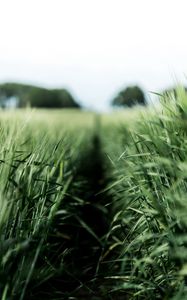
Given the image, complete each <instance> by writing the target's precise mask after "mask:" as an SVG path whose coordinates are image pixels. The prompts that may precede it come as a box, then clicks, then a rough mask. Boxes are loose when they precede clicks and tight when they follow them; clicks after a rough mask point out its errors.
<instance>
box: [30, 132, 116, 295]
mask: <svg viewBox="0 0 187 300" xmlns="http://www.w3.org/2000/svg"><path fill="white" fill-rule="evenodd" d="M77 183H79V184H77ZM105 187H106V180H105V167H104V158H103V153H102V145H101V140H100V136H99V134H98V132H97V130H96V133H94V134H93V136H92V139H91V140H90V145H85V150H84V151H83V153H81V155H80V158H79V161H78V165H77V167H76V170H75V180H74V182H73V183H72V186H71V188H70V190H69V194H68V195H67V196H66V199H65V202H67V203H68V204H71V205H72V209H71V212H70V216H69V218H68V219H66V220H65V222H64V221H63V220H62V219H61V217H60V216H59V217H57V218H56V220H55V223H54V224H53V226H52V232H51V233H50V236H49V240H48V243H50V244H51V243H52V244H53V245H54V246H53V248H54V251H53V253H45V256H46V257H47V258H46V259H47V261H48V262H49V264H51V265H52V266H53V267H54V268H55V266H56V267H57V268H58V266H59V264H60V262H61V261H62V257H63V260H64V264H63V266H62V268H61V271H60V272H59V273H56V272H54V276H53V277H52V278H49V279H48V280H47V281H46V282H45V283H44V284H43V285H40V286H38V287H37V288H36V289H34V290H33V291H32V296H30V297H28V299H52V298H51V295H53V297H54V298H53V299H82V300H84V299H88V298H90V299H93V300H99V299H104V298H101V291H100V290H99V289H98V288H97V284H98V282H99V281H100V283H101V285H102V279H103V278H102V275H101V274H102V271H101V270H100V265H99V261H100V257H101V254H102V251H103V245H104V237H105V235H106V233H107V232H108V228H109V218H108V210H107V208H106V206H105V204H106V201H109V199H106V197H105V194H104V193H101V191H102V190H103V189H104V188H105ZM77 199H78V201H77ZM62 209H64V201H63V203H62ZM56 233H60V234H58V236H57V234H56ZM50 249H51V248H50ZM98 271H99V272H98ZM107 299H110V298H107Z"/></svg>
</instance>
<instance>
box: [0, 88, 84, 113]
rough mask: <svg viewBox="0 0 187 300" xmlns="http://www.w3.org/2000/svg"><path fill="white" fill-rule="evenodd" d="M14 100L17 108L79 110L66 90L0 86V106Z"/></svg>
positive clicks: (4, 105)
mask: <svg viewBox="0 0 187 300" xmlns="http://www.w3.org/2000/svg"><path fill="white" fill-rule="evenodd" d="M11 99H15V103H16V106H17V107H26V106H31V107H40V108H79V107H80V105H79V104H78V103H77V102H76V101H75V100H74V99H73V97H72V95H71V94H70V93H69V92H68V91H67V90H66V89H46V88H41V87H36V86H32V85H26V84H19V83H4V84H0V106H1V107H6V106H8V103H9V101H10V100H11Z"/></svg>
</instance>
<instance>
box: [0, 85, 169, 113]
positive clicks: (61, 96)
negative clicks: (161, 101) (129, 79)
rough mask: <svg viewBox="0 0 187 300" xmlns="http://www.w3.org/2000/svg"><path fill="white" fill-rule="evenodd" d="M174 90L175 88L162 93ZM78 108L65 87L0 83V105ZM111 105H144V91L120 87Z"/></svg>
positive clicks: (135, 87) (133, 87) (137, 87)
mask: <svg viewBox="0 0 187 300" xmlns="http://www.w3.org/2000/svg"><path fill="white" fill-rule="evenodd" d="M172 91H175V88H171V89H168V90H165V91H164V92H163V93H167V92H172ZM12 103H13V106H14V107H19V108H21V107H27V106H30V107H38V108H80V107H81V106H80V104H79V103H78V102H77V101H76V100H75V99H74V98H73V96H72V95H71V93H70V92H69V91H68V90H66V89H47V88H43V87H38V86H34V85H27V84H20V83H4V84H0V107H2V108H4V107H9V106H11V105H12ZM111 104H112V106H117V107H132V106H134V105H137V104H138V105H146V96H145V93H144V91H143V90H142V89H141V88H140V87H139V86H137V85H134V86H128V87H126V88H125V89H122V90H121V91H120V92H119V93H118V94H117V95H116V96H115V97H114V99H113V100H112V102H111Z"/></svg>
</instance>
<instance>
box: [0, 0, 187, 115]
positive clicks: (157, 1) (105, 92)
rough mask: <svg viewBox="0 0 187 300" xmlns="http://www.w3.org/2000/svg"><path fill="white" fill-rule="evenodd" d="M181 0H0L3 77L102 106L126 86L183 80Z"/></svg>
mask: <svg viewBox="0 0 187 300" xmlns="http://www.w3.org/2000/svg"><path fill="white" fill-rule="evenodd" d="M186 13H187V1H186V0H152V1H150V0H0V82H7V81H18V82H25V83H32V84H37V85H42V86H44V87H65V88H67V89H69V90H70V92H71V93H72V95H73V96H74V97H75V98H76V99H77V100H78V101H80V102H81V103H82V104H83V105H84V106H86V107H88V108H95V109H105V108H106V107H107V106H108V105H109V103H110V101H111V100H112V99H113V97H114V96H115V95H116V94H117V93H118V92H119V91H120V90H121V89H123V88H125V87H126V86H127V85H134V84H138V85H140V87H142V88H143V89H144V90H145V91H146V92H147V93H149V94H148V95H150V92H152V91H153V92H160V91H161V90H163V89H164V88H167V87H169V86H172V85H173V84H175V83H176V82H178V81H179V82H181V83H183V84H187V82H186V80H187V78H186V76H187V39H186V28H187V27H186Z"/></svg>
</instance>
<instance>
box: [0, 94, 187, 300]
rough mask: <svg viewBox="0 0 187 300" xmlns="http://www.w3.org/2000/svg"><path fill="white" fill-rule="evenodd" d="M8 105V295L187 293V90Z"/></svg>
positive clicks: (2, 167)
mask: <svg viewBox="0 0 187 300" xmlns="http://www.w3.org/2000/svg"><path fill="white" fill-rule="evenodd" d="M160 98H161V107H159V109H158V108H157V109H154V108H151V109H148V108H146V109H142V108H141V109H140V108H134V109H128V110H124V111H120V112H113V113H110V114H109V113H108V114H101V115H98V114H95V113H92V112H86V111H85V112H84V111H76V110H29V109H28V110H17V111H3V110H2V111H1V112H0V145H1V148H0V197H1V198H0V299H1V300H12V299H20V300H23V299H26V300H30V299H33V300H35V299H38V300H41V299H52V300H55V299H72V300H73V299H81V300H84V299H93V300H99V299H116V300H118V299H119V300H120V299H125V300H126V299H173V300H184V299H187V197H186V196H187V96H186V93H185V92H184V91H183V89H182V88H179V89H178V91H177V94H176V95H174V94H170V95H165V96H164V97H160Z"/></svg>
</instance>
